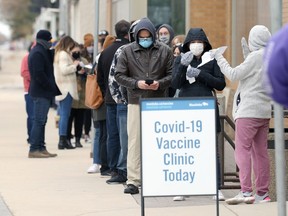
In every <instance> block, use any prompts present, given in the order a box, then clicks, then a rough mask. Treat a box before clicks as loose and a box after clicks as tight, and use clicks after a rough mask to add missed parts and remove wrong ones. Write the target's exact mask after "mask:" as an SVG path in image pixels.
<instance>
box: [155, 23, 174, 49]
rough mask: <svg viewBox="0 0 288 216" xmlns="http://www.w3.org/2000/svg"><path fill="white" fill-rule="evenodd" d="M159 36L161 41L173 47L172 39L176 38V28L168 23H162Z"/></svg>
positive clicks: (158, 31)
mask: <svg viewBox="0 0 288 216" xmlns="http://www.w3.org/2000/svg"><path fill="white" fill-rule="evenodd" d="M157 38H158V40H159V41H160V42H162V43H164V44H166V45H168V46H169V47H172V44H171V41H172V39H173V38H174V29H173V28H172V27H171V26H170V25H168V24H162V25H161V26H160V27H159V28H158V30H157Z"/></svg>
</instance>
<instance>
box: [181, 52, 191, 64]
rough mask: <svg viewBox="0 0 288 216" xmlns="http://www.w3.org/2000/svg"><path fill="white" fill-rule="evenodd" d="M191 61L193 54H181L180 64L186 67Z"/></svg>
mask: <svg viewBox="0 0 288 216" xmlns="http://www.w3.org/2000/svg"><path fill="white" fill-rule="evenodd" d="M192 59H193V53H192V52H191V51H189V52H186V53H184V54H183V53H181V64H182V65H184V66H188V65H189V64H190V62H191V61H192Z"/></svg>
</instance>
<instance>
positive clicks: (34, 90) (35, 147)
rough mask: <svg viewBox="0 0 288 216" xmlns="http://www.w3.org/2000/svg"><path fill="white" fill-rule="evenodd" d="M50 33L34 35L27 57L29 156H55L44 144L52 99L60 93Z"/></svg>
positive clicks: (41, 32) (43, 31) (44, 31)
mask: <svg viewBox="0 0 288 216" xmlns="http://www.w3.org/2000/svg"><path fill="white" fill-rule="evenodd" d="M51 39H52V36H51V33H50V32H49V31H47V30H40V31H38V33H37V35H36V42H37V44H36V46H35V47H34V48H33V49H32V50H31V52H30V53H29V57H28V67H29V71H30V76H31V82H30V87H29V94H30V95H31V97H32V99H33V102H34V121H33V126H32V130H31V140H30V144H31V145H30V150H29V154H28V157H29V158H48V157H55V156H57V154H51V153H49V152H48V151H47V149H46V146H45V125H46V122H47V116H48V112H49V108H50V106H51V104H52V101H53V99H54V97H55V96H56V95H60V94H61V92H60V91H59V89H58V87H57V85H56V82H55V77H54V70H53V57H54V55H53V51H52V50H50V48H51V46H52V43H51Z"/></svg>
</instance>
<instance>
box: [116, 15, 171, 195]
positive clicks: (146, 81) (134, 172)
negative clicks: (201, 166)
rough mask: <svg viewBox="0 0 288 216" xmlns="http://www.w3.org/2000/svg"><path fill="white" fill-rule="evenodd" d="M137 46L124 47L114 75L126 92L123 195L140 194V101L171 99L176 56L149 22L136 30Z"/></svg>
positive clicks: (140, 24)
mask: <svg viewBox="0 0 288 216" xmlns="http://www.w3.org/2000/svg"><path fill="white" fill-rule="evenodd" d="M134 37H135V42H133V43H130V44H128V45H127V46H125V47H123V49H122V53H121V55H120V56H119V58H118V62H117V64H116V71H115V79H116V81H117V82H118V83H119V84H120V85H122V86H124V87H125V88H126V89H127V95H128V113H127V118H128V122H127V132H128V156H127V179H128V180H127V182H126V183H127V188H125V190H124V193H130V194H137V193H139V190H138V187H139V186H140V185H141V178H140V176H141V175H140V106H139V99H140V98H155V97H166V96H168V94H167V93H168V91H167V89H168V87H169V86H170V84H171V78H172V64H173V54H172V52H171V50H170V48H169V47H168V46H166V45H164V44H163V43H161V42H159V41H157V40H156V29H155V28H154V25H153V23H152V22H151V21H150V20H149V19H148V18H143V19H141V20H140V21H139V23H138V24H137V26H136V28H135V34H134Z"/></svg>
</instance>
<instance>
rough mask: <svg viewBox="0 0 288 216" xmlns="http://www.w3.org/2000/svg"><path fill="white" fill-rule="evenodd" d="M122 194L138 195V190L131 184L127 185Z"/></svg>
mask: <svg viewBox="0 0 288 216" xmlns="http://www.w3.org/2000/svg"><path fill="white" fill-rule="evenodd" d="M124 193H129V194H138V193H139V189H138V187H136V186H135V185H133V184H128V185H127V188H125V189H124Z"/></svg>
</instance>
